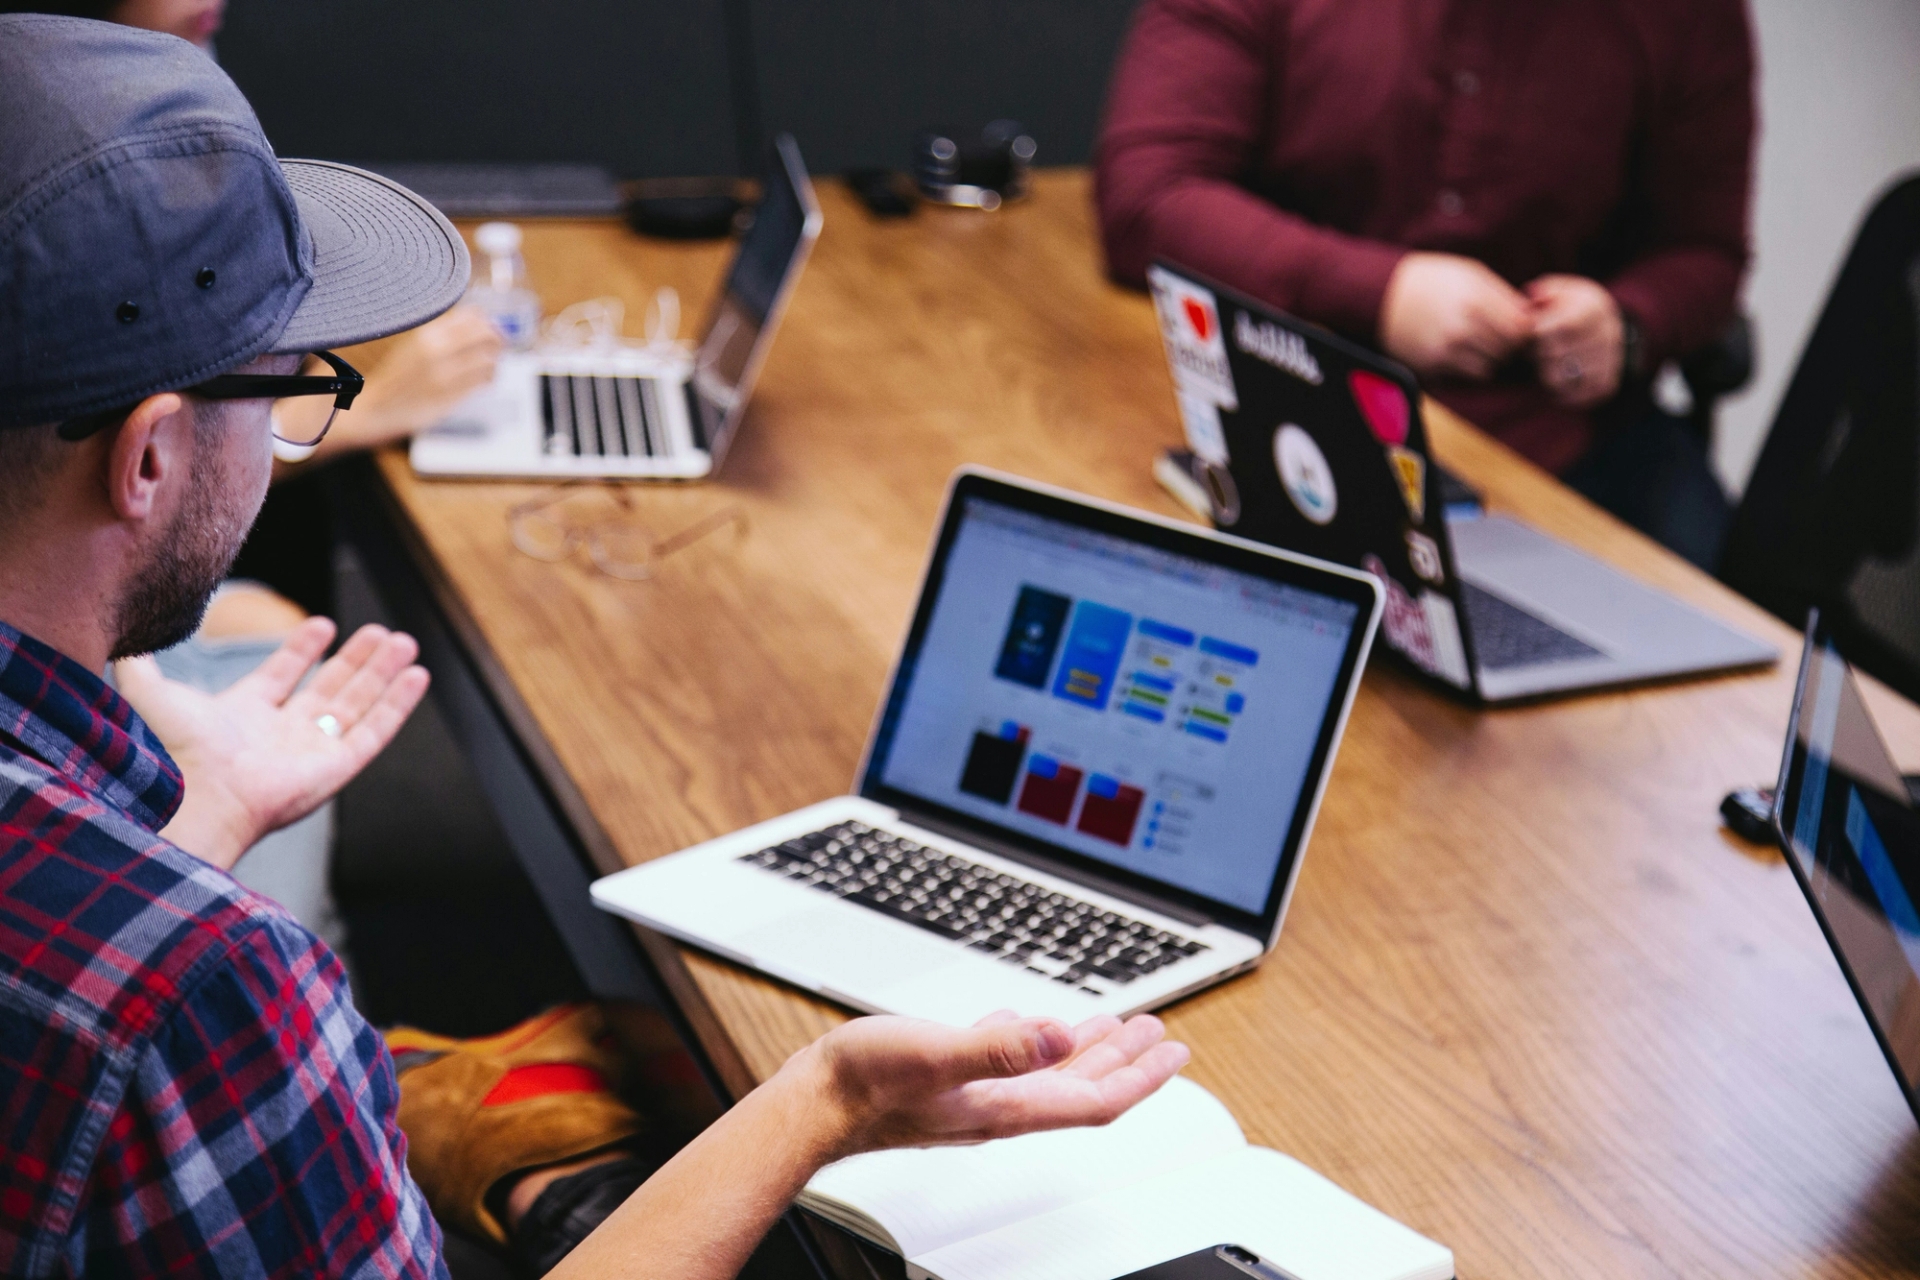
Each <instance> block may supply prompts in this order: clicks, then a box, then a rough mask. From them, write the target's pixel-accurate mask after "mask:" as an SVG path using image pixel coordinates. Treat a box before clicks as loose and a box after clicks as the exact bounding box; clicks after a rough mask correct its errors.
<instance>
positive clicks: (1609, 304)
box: [1527, 276, 1626, 409]
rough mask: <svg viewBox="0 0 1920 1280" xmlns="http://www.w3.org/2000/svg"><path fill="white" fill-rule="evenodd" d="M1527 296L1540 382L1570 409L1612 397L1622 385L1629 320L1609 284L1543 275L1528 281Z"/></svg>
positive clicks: (1575, 277) (1587, 406)
mask: <svg viewBox="0 0 1920 1280" xmlns="http://www.w3.org/2000/svg"><path fill="white" fill-rule="evenodd" d="M1527 301H1528V302H1529V303H1530V304H1531V306H1532V310H1533V360H1534V363H1535V364H1536V365H1537V366H1538V367H1539V369H1540V382H1541V385H1543V386H1545V387H1546V388H1547V390H1549V391H1551V392H1553V396H1554V399H1556V400H1558V401H1559V402H1560V403H1561V404H1564V405H1566V406H1567V407H1568V408H1571V409H1587V408H1591V407H1592V406H1594V405H1596V404H1599V403H1600V402H1601V401H1603V400H1609V399H1611V398H1612V397H1613V393H1614V392H1616V391H1618V390H1619V389H1620V375H1621V370H1622V366H1623V364H1624V363H1625V356H1626V324H1625V322H1624V321H1623V320H1622V318H1621V315H1620V304H1619V303H1617V302H1615V301H1614V299H1613V295H1612V294H1611V293H1609V292H1608V291H1607V288H1606V286H1605V285H1602V284H1601V283H1599V282H1598V281H1596V280H1589V279H1587V278H1586V277H1585V276H1541V277H1540V278H1539V279H1538V280H1535V281H1534V282H1533V283H1531V284H1529V285H1528V286H1527Z"/></svg>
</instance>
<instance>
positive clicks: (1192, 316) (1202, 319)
mask: <svg viewBox="0 0 1920 1280" xmlns="http://www.w3.org/2000/svg"><path fill="white" fill-rule="evenodd" d="M1180 305H1181V306H1183V307H1185V308H1186V309H1187V323H1188V324H1189V325H1191V326H1192V328H1193V331H1194V332H1195V333H1197V334H1199V335H1200V341H1202V342H1205V341H1206V340H1207V339H1208V338H1210V337H1212V336H1213V317H1212V316H1211V315H1210V314H1208V312H1207V309H1206V308H1205V307H1203V306H1201V305H1200V303H1199V301H1198V300H1197V299H1194V298H1182V299H1180Z"/></svg>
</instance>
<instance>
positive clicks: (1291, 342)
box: [1147, 261, 1779, 703]
mask: <svg viewBox="0 0 1920 1280" xmlns="http://www.w3.org/2000/svg"><path fill="white" fill-rule="evenodd" d="M1147 274H1148V283H1149V286H1150V287H1151V290H1152V293H1153V301H1154V310H1155V312H1156V314H1157V317H1158V319H1159V322H1160V334H1161V338H1162V340H1163V341H1164V343H1165V345H1166V352H1167V360H1168V363H1169V365H1170V366H1171V368H1172V371H1173V383H1174V391H1175V395H1176V397H1177V399H1178V401H1179V407H1180V417H1181V421H1182V423H1183V424H1184V426H1185V429H1186V436H1187V445H1188V448H1189V449H1191V450H1192V453H1193V456H1194V463H1193V468H1192V474H1193V478H1194V479H1195V480H1196V481H1197V482H1198V486H1199V487H1200V488H1201V489H1203V490H1204V492H1205V496H1206V500H1207V501H1206V505H1207V507H1208V508H1209V509H1210V513H1211V515H1212V519H1213V523H1214V524H1215V526H1216V527H1218V528H1220V529H1223V530H1226V531H1229V532H1231V533H1234V534H1237V535H1239V536H1241V537H1244V538H1253V539H1256V540H1258V541H1261V542H1267V543H1271V544H1273V545H1275V546H1280V547H1285V548H1287V549H1289V550H1292V551H1298V552H1303V553H1305V554H1308V555H1313V556H1318V557H1321V558H1323V559H1327V560H1332V561H1334V562H1335V563H1339V564H1346V565H1351V566H1353V567H1355V568H1362V569H1366V570H1367V571H1369V572H1371V573H1372V574H1373V575H1374V576H1375V577H1376V578H1378V579H1379V580H1380V582H1381V585H1382V586H1383V587H1384V588H1385V591H1386V610H1385V614H1384V616H1383V617H1382V619H1381V634H1382V636H1383V638H1384V639H1385V640H1386V644H1387V647H1388V648H1389V649H1390V650H1391V651H1392V652H1394V653H1395V654H1397V655H1398V656H1399V657H1400V658H1401V659H1403V660H1404V661H1405V662H1406V663H1408V664H1409V665H1411V666H1412V667H1414V668H1415V669H1416V670H1418V671H1420V672H1422V673H1423V674H1424V675H1426V676H1428V677H1430V678H1432V679H1434V680H1437V681H1439V682H1440V683H1442V684H1444V685H1446V686H1448V687H1449V688H1451V689H1453V690H1455V691H1457V692H1459V693H1460V694H1462V695H1464V696H1466V697H1468V698H1471V699H1474V700H1476V701H1480V702H1484V703H1504V702H1514V701H1521V700H1526V699H1533V698H1542V697H1551V696H1554V695H1557V694H1564V693H1572V692H1576V691H1584V690H1590V689H1597V688H1604V687H1610V686H1615V685H1623V684H1631V683H1638V682H1641V681H1648V680H1662V679H1673V678H1676V677H1682V676H1691V675H1701V674H1706V673H1709V672H1718V671H1728V670H1736V669H1740V668H1746V667H1759V666H1765V665H1767V664H1769V663H1772V662H1773V661H1775V660H1776V659H1777V658H1778V656H1779V655H1778V652H1777V651H1776V650H1775V649H1774V648H1773V647H1772V646H1770V645H1768V644H1765V643H1763V642H1762V641H1760V640H1757V639H1755V638H1754V637H1752V636H1749V635H1747V634H1745V633H1744V632H1741V631H1738V630H1736V629H1734V628H1732V627H1729V626H1727V625H1726V624H1725V623H1722V622H1720V621H1718V620H1716V619H1714V618H1710V617H1708V616H1707V615H1705V614H1703V613H1701V612H1700V611H1698V610H1696V609H1693V608H1691V607H1689V606H1687V605H1685V604H1682V603H1681V602H1680V601H1678V600H1676V599H1674V598H1673V597H1671V596H1669V595H1667V594H1666V593H1664V592H1661V591H1656V590H1654V589H1652V588H1650V587H1647V586H1644V585H1642V584H1641V583H1639V582H1636V581H1634V580H1633V579H1631V578H1628V577H1626V576H1625V575H1623V574H1621V573H1620V572H1618V571H1617V570H1615V569H1613V568H1611V567H1609V566H1607V565H1605V564H1602V563H1601V562H1600V561H1599V560H1597V559H1595V558H1593V557H1592V556H1589V555H1587V554H1585V553H1584V552H1581V551H1578V550H1575V549H1574V548H1573V547H1570V546H1568V545H1567V544H1565V543H1563V542H1560V541H1558V540H1557V539H1554V538H1550V537H1548V536H1547V535H1545V534H1543V533H1541V532H1539V531H1538V530H1536V529H1534V528H1532V527H1530V526H1528V525H1526V524H1523V523H1521V522H1520V521H1518V520H1515V519H1512V518H1511V517H1508V516H1504V515H1498V514H1487V513H1485V512H1482V511H1479V510H1477V509H1474V508H1462V507H1461V506H1459V505H1452V506H1449V504H1448V503H1446V502H1445V501H1444V500H1443V498H1442V495H1441V493H1440V484H1439V478H1438V471H1437V468H1436V467H1435V465H1434V463H1433V460H1432V457H1431V455H1430V454H1429V452H1428V450H1427V438H1426V429H1425V426H1424V424H1423V423H1422V421H1421V416H1420V391H1419V386H1418V384H1417V382H1416V381H1415V379H1414V376H1413V374H1412V373H1411V372H1409V371H1408V370H1407V369H1405V368H1404V367H1402V366H1401V365H1399V364H1396V363H1394V362H1393V361H1391V360H1388V359H1386V358H1384V357H1382V356H1380V355H1379V354H1377V353H1375V352H1372V351H1368V350H1366V349H1365V348H1363V347H1360V346H1357V345H1355V344H1353V343H1350V342H1347V341H1344V340H1343V339H1341V338H1339V337H1337V336H1335V335H1333V334H1331V333H1328V332H1327V331H1325V330H1323V329H1320V328H1318V327H1317V326H1314V325H1310V324H1307V323H1305V322H1304V321H1301V320H1296V319H1294V318H1293V317H1292V316H1289V315H1287V314H1285V313H1284V312H1281V311H1278V310H1276V309H1274V308H1272V307H1269V306H1266V305H1264V304H1262V303H1260V302H1257V301H1255V300H1253V299H1251V298H1248V297H1246V296H1245V295H1242V294H1239V293H1236V292H1235V291H1233V290H1231V289H1228V288H1226V287H1224V286H1221V285H1219V284H1216V283H1214V282H1212V281H1210V280H1207V279H1206V278H1205V277H1203V276H1200V275H1198V274H1196V273H1194V272H1191V271H1188V270H1187V269H1185V268H1183V267H1180V266H1177V265H1175V264H1173V263H1170V262H1164V261H1163V262H1159V263H1156V264H1155V265H1154V266H1153V267H1152V268H1151V269H1149V271H1148V273H1147Z"/></svg>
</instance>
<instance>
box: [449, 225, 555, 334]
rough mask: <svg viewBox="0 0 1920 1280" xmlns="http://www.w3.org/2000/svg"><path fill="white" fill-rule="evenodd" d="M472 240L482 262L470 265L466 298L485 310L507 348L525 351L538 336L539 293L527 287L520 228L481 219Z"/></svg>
mask: <svg viewBox="0 0 1920 1280" xmlns="http://www.w3.org/2000/svg"><path fill="white" fill-rule="evenodd" d="M473 242H474V244H475V245H476V246H478V248H479V250H480V253H481V255H482V257H483V258H484V261H483V262H479V263H475V264H474V267H475V269H474V273H473V283H471V284H469V285H468V286H467V301H468V302H471V303H472V304H473V305H474V306H476V307H479V308H480V309H481V310H482V311H484V312H486V313H487V315H488V317H489V318H491V319H492V321H493V324H494V327H495V328H496V329H498V330H500V336H501V337H502V338H504V339H505V340H506V343H507V345H508V346H509V347H512V348H513V349H515V350H517V351H525V350H526V349H527V348H529V347H531V346H532V345H533V343H534V339H536V338H538V337H539V336H540V295H539V294H537V293H535V292H534V291H533V290H532V289H529V288H528V287H527V264H526V260H525V259H524V258H522V257H521V256H520V228H519V227H517V226H515V225H514V224H513V223H511V222H483V223H481V224H480V228H479V230H477V231H475V232H474V233H473Z"/></svg>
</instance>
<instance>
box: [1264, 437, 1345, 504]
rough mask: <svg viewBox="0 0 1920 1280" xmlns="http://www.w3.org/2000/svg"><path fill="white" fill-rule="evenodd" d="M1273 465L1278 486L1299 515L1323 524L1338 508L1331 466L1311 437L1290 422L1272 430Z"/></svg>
mask: <svg viewBox="0 0 1920 1280" xmlns="http://www.w3.org/2000/svg"><path fill="white" fill-rule="evenodd" d="M1273 465H1274V467H1275V468H1276V469H1277V470H1278V471H1279V472H1280V484H1281V487H1283V488H1284V489H1286V491H1287V497H1289V498H1291V499H1293V505H1294V506H1296V507H1298V508H1299V509H1300V514H1301V515H1303V516H1305V517H1306V518H1307V519H1309V520H1311V521H1313V522H1314V523H1315V524H1326V523H1327V522H1328V521H1330V520H1332V519H1333V513H1334V512H1335V511H1336V510H1338V509H1339V506H1340V499H1339V496H1338V494H1336V493H1335V492H1334V487H1333V468H1332V467H1329V466H1328V465H1327V456H1326V455H1325V454H1324V453H1321V452H1320V446H1319V445H1317V444H1315V443H1314V442H1313V437H1312V436H1310V435H1308V434H1307V433H1306V432H1305V431H1303V430H1302V429H1301V428H1299V427H1296V426H1294V425H1293V424H1292V423H1291V422H1289V423H1287V424H1286V425H1285V426H1283V427H1281V428H1280V429H1279V430H1278V431H1276V432H1274V433H1273Z"/></svg>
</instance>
